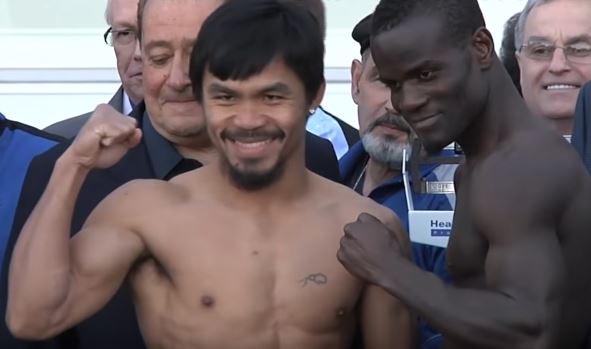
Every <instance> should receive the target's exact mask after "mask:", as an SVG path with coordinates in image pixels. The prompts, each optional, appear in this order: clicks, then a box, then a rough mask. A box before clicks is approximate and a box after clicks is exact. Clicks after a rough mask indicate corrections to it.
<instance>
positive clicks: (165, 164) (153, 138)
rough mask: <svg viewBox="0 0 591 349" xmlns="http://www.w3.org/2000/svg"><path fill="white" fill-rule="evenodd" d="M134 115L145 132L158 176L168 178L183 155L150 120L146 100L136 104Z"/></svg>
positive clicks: (145, 140) (153, 165) (151, 159)
mask: <svg viewBox="0 0 591 349" xmlns="http://www.w3.org/2000/svg"><path fill="white" fill-rule="evenodd" d="M132 116H134V117H136V119H137V120H138V123H139V124H140V125H141V129H142V132H143V134H144V136H143V141H144V143H145V144H146V150H147V152H148V157H149V159H150V164H151V165H152V170H153V171H154V174H155V176H156V178H158V179H165V178H167V176H168V175H169V174H170V173H171V172H172V170H173V169H174V168H175V167H176V166H177V165H178V164H179V163H181V162H182V161H183V157H182V156H181V154H180V153H179V152H178V151H177V150H176V148H175V147H174V146H173V145H172V144H171V143H170V142H169V141H168V140H167V139H165V138H164V137H162V135H160V134H159V133H158V131H156V129H155V128H154V126H153V125H152V122H151V121H150V117H149V115H148V112H147V111H146V104H145V103H144V102H141V103H140V104H138V105H137V106H136V108H135V109H134V110H133V113H132Z"/></svg>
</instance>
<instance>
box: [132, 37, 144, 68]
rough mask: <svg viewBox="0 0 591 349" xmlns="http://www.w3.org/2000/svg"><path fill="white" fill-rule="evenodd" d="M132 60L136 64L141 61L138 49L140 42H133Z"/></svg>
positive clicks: (140, 50) (140, 53) (140, 51)
mask: <svg viewBox="0 0 591 349" xmlns="http://www.w3.org/2000/svg"><path fill="white" fill-rule="evenodd" d="M133 60H134V61H136V62H141V61H142V49H141V48H140V41H139V40H137V39H136V40H135V49H134V51H133Z"/></svg>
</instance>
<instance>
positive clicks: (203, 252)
mask: <svg viewBox="0 0 591 349" xmlns="http://www.w3.org/2000/svg"><path fill="white" fill-rule="evenodd" d="M166 218H167V217H162V219H163V220H166ZM169 218H172V217H169ZM184 219H185V221H183V220H184ZM169 220H170V219H169ZM286 223H287V224H285V225H276V224H268V225H267V224H265V223H264V222H261V221H258V220H248V219H244V217H242V216H234V217H233V218H232V217H228V216H220V215H219V214H218V215H217V216H213V215H212V216H210V217H209V219H207V220H201V221H200V222H197V221H191V220H190V219H186V218H182V217H177V218H176V223H175V224H174V225H173V227H171V226H170V225H167V224H164V223H157V222H153V223H152V224H151V226H150V229H151V230H150V232H148V233H147V234H144V236H149V239H148V246H149V250H150V255H151V256H152V259H153V260H154V261H156V262H157V264H158V265H159V268H145V271H144V276H145V277H144V279H145V280H153V279H154V275H153V274H159V275H160V276H159V277H160V279H161V280H164V281H162V282H163V285H166V287H167V288H169V289H170V290H169V291H167V292H168V293H169V294H170V293H172V294H174V297H175V298H177V299H178V300H179V302H181V303H183V304H185V305H186V306H187V307H188V308H190V309H194V310H195V311H197V312H202V311H205V312H207V313H210V312H212V310H213V311H214V313H215V312H221V313H224V314H226V315H227V316H230V317H237V318H239V317H242V316H247V315H248V316H254V317H255V318H256V317H258V316H263V315H264V314H271V313H272V314H275V316H279V317H281V316H288V314H291V315H289V316H292V320H294V321H296V322H302V323H309V322H315V321H317V320H318V321H319V323H323V324H335V321H336V320H337V319H339V317H345V316H346V315H348V314H351V313H352V312H353V309H354V307H355V305H356V302H357V300H358V298H359V295H360V293H361V288H362V287H361V283H360V282H359V281H358V280H356V279H355V278H353V277H352V276H351V275H350V274H349V273H348V272H347V271H346V270H345V269H344V268H343V267H342V266H341V264H340V263H339V262H338V260H337V259H336V252H337V250H338V247H339V240H340V235H341V234H342V233H341V232H340V231H339V232H335V231H334V230H335V229H338V227H337V226H336V225H335V224H334V222H330V221H329V220H324V219H322V220H310V219H308V220H306V219H303V220H300V221H291V222H290V221H289V220H287V221H286ZM341 229H342V228H341ZM341 231H342V230H341ZM140 269H141V268H140ZM149 274H152V275H149ZM138 275H142V273H141V272H140V273H138ZM136 287H144V288H150V287H154V284H153V283H152V285H150V283H147V282H141V281H140V282H138V283H136ZM281 314H283V315H281ZM323 316H325V317H326V318H324V320H323ZM314 319H316V320H314ZM245 320H246V319H245Z"/></svg>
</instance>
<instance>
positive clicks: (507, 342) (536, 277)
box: [340, 171, 564, 348]
mask: <svg viewBox="0 0 591 349" xmlns="http://www.w3.org/2000/svg"><path fill="white" fill-rule="evenodd" d="M534 173H544V172H536V171H534ZM530 174H531V171H529V172H528V174H527V178H529V179H531V175H530ZM519 175H521V174H516V175H515V176H513V177H512V178H513V180H511V181H504V182H503V183H501V182H502V181H496V182H495V181H490V182H489V181H488V180H489V178H486V179H484V180H483V181H482V184H481V185H480V186H476V185H475V186H473V187H472V188H473V190H475V191H473V192H472V195H473V196H472V197H473V198H488V200H479V201H477V200H472V202H473V208H471V209H470V212H469V215H470V217H471V220H472V222H474V224H475V227H476V229H477V231H478V232H479V233H481V234H482V235H483V236H484V237H485V238H486V239H487V240H488V243H489V248H488V253H487V255H486V262H485V265H484V274H485V277H486V279H485V283H486V290H485V289H470V288H460V287H453V286H450V285H446V284H444V283H443V282H442V281H441V280H439V279H438V278H437V277H436V276H435V275H433V274H430V273H427V272H424V271H422V270H420V269H419V268H418V267H416V266H415V265H413V264H412V263H410V262H409V261H408V260H406V259H404V258H401V256H400V255H399V254H398V253H392V252H396V251H395V250H394V249H391V251H390V253H389V254H388V253H383V254H381V253H376V254H380V255H381V256H383V257H382V259H387V261H386V262H385V263H382V264H381V265H382V266H381V267H380V268H379V269H377V271H374V272H370V270H371V269H370V268H367V267H364V266H363V265H364V264H368V262H364V260H370V261H373V260H375V259H376V258H378V257H376V256H375V255H374V256H373V257H368V256H367V255H366V256H363V257H360V258H356V257H354V256H355V255H361V254H366V253H363V252H362V253H359V251H358V250H359V247H358V246H363V245H365V243H364V242H362V240H363V239H364V238H363V236H362V235H361V233H364V234H367V235H373V234H377V235H381V236H383V237H384V239H383V240H382V243H383V244H386V245H388V244H389V243H390V242H391V241H392V240H395V239H396V237H395V236H393V235H391V234H388V233H384V228H385V227H384V225H382V224H381V223H379V222H378V221H377V220H376V219H375V218H373V217H369V216H363V217H360V220H359V221H358V222H356V223H353V225H352V226H349V227H348V230H349V232H348V233H351V234H349V235H350V236H349V237H348V239H352V240H355V241H356V244H355V245H352V246H351V247H352V248H345V249H344V250H341V252H340V253H341V254H340V259H341V261H342V262H343V263H344V264H345V266H347V265H348V266H349V267H348V268H350V269H351V270H355V271H354V273H355V274H357V275H359V276H361V277H365V278H367V279H369V280H372V281H373V282H375V283H376V284H378V285H381V286H382V287H383V288H384V289H386V290H387V291H388V292H389V293H391V294H392V295H394V296H396V297H398V298H399V299H401V300H402V301H403V302H404V303H406V304H407V305H408V306H409V307H410V308H411V309H414V310H416V311H417V312H418V313H419V314H420V315H421V316H423V317H424V318H425V319H426V320H427V321H428V322H429V323H430V324H432V325H433V326H434V327H435V328H437V329H438V330H439V331H441V332H442V333H443V334H444V337H445V338H446V339H447V340H451V341H452V342H456V343H458V344H461V345H464V346H467V347H478V348H501V347H502V348H509V347H510V348H552V347H553V345H554V343H555V342H554V341H555V340H556V326H557V319H558V316H559V305H560V304H559V303H560V298H561V295H562V287H563V282H564V280H563V279H564V266H563V259H562V253H561V248H560V245H559V242H558V240H557V237H556V231H555V230H554V227H555V225H556V222H555V217H556V215H555V211H556V209H555V207H554V205H556V204H557V203H558V204H559V203H560V195H562V194H560V193H555V192H549V191H544V190H531V192H530V191H528V192H524V190H523V188H521V189H520V188H516V186H517V185H518V183H524V182H523V179H524V178H518V177H519ZM523 176H524V177H525V176H526V174H525V173H524V174H523ZM540 176H544V175H540ZM556 179H557V178H546V179H540V180H541V183H538V185H540V186H541V187H542V188H544V189H547V188H550V186H544V183H545V182H546V181H547V182H548V183H560V181H555V180H556ZM486 183H495V185H494V186H493V185H490V184H489V185H488V186H487V185H486ZM530 183H531V182H530ZM554 187H559V186H554ZM558 190H562V189H558ZM490 198H496V199H495V200H494V201H492V200H491V199H490ZM509 203H511V204H509ZM380 230H382V231H381V232H379V231H380ZM468 233H469V232H468ZM388 235H389V236H388ZM346 238H347V237H346ZM394 245H396V243H395V242H394ZM388 256H389V257H388ZM351 257H353V258H351ZM353 260H355V262H354V263H355V264H353V263H350V262H351V261H353ZM355 265H356V266H355ZM554 346H555V345H554Z"/></svg>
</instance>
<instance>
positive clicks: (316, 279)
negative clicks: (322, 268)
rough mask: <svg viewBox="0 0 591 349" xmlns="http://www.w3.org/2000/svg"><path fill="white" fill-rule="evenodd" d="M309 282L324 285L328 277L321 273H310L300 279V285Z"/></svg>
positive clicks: (305, 284)
mask: <svg viewBox="0 0 591 349" xmlns="http://www.w3.org/2000/svg"><path fill="white" fill-rule="evenodd" d="M309 283H313V284H316V285H325V284H326V283H328V277H327V276H326V275H324V274H322V273H317V274H310V275H308V276H306V277H305V278H303V279H302V280H300V284H301V285H302V287H306V286H308V284H309Z"/></svg>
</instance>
